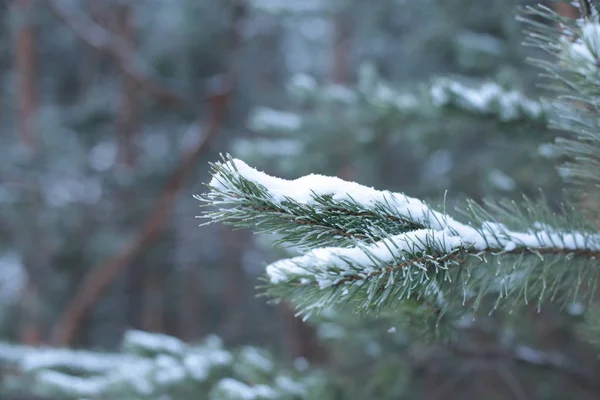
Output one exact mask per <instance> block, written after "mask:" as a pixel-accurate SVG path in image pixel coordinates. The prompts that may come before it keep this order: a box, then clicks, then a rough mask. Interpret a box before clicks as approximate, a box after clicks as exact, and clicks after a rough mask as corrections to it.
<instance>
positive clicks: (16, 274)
mask: <svg viewBox="0 0 600 400" xmlns="http://www.w3.org/2000/svg"><path fill="white" fill-rule="evenodd" d="M26 283H27V271H26V270H25V266H24V265H23V261H22V260H21V256H20V255H19V254H17V253H15V252H7V253H4V254H2V255H0V303H1V304H3V305H6V304H12V303H14V302H16V301H17V300H18V299H19V296H20V294H21V290H23V288H24V287H25V284H26Z"/></svg>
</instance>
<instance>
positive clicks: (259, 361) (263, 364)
mask: <svg viewBox="0 0 600 400" xmlns="http://www.w3.org/2000/svg"><path fill="white" fill-rule="evenodd" d="M240 357H241V358H243V359H244V360H246V361H247V362H248V363H249V364H251V365H252V366H253V367H255V368H258V369H260V370H262V371H264V372H270V371H272V370H273V368H275V365H273V361H271V359H269V358H268V357H266V356H265V355H264V354H263V353H262V352H260V351H259V350H258V349H256V348H255V347H250V346H247V347H244V348H243V349H242V350H241V351H240Z"/></svg>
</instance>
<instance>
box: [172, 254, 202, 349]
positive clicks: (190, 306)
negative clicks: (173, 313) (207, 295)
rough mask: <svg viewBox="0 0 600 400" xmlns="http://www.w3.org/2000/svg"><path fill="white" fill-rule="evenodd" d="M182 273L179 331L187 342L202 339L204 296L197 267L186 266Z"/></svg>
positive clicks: (178, 316)
mask: <svg viewBox="0 0 600 400" xmlns="http://www.w3.org/2000/svg"><path fill="white" fill-rule="evenodd" d="M185 268H186V269H185V271H184V272H183V273H182V275H183V282H182V284H181V297H180V299H179V307H177V331H178V335H179V337H181V338H182V339H183V340H185V341H189V342H191V341H195V340H198V339H200V338H201V337H202V335H203V333H204V332H203V331H202V318H201V316H202V314H203V311H204V309H203V304H204V302H203V296H202V290H201V289H202V287H201V278H200V274H199V272H198V270H197V269H196V268H197V267H196V266H193V265H192V266H186V267H185Z"/></svg>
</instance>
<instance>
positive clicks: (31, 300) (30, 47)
mask: <svg viewBox="0 0 600 400" xmlns="http://www.w3.org/2000/svg"><path fill="white" fill-rule="evenodd" d="M14 6H15V7H16V9H17V12H18V15H19V17H20V24H19V26H18V27H17V32H16V42H15V48H14V63H15V64H14V68H15V71H16V73H17V85H18V86H17V90H18V100H17V104H18V108H17V129H18V132H19V135H20V137H21V141H22V143H23V145H24V146H25V147H26V148H27V149H28V150H29V151H31V152H32V153H35V151H36V144H37V143H36V113H37V79H36V78H37V76H36V69H37V58H36V51H37V48H36V47H37V46H36V29H35V26H34V24H33V22H32V19H33V12H34V10H33V5H32V0H15V1H14ZM28 194H29V196H28V199H29V201H30V207H31V209H30V210H29V211H30V215H29V216H28V218H29V219H30V220H31V219H35V215H37V214H38V212H39V192H38V191H37V185H32V191H31V192H28ZM25 229H27V228H25ZM32 229H33V232H29V233H28V234H27V235H26V236H30V238H29V239H28V240H27V241H28V243H25V244H24V248H25V249H26V251H27V252H30V254H28V255H27V257H26V260H25V264H26V269H27V271H28V272H29V274H31V273H32V271H39V268H41V267H43V266H42V265H41V264H42V263H41V262H40V260H41V258H40V255H41V253H42V252H43V248H42V246H41V238H40V236H39V234H38V232H37V230H36V229H35V228H34V227H32ZM30 234H31V235H30ZM33 252H35V254H34V253H33ZM32 264H35V265H32ZM40 304H41V303H40V299H39V290H38V288H37V287H36V285H35V284H34V282H33V281H32V278H30V279H29V282H28V283H27V285H26V287H25V288H24V289H23V291H22V298H21V302H20V307H21V313H20V321H19V332H18V334H19V339H20V341H21V342H22V343H26V344H30V345H35V344H39V343H41V341H42V335H43V334H42V326H41V315H40V314H41V310H40Z"/></svg>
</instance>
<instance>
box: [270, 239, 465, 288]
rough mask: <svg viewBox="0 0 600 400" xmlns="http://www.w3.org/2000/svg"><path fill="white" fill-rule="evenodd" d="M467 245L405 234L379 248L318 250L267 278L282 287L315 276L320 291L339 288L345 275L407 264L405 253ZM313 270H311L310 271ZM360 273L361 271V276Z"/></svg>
mask: <svg viewBox="0 0 600 400" xmlns="http://www.w3.org/2000/svg"><path fill="white" fill-rule="evenodd" d="M462 245H463V241H462V239H461V238H460V237H458V236H455V235H452V234H451V233H450V232H444V231H434V230H431V229H419V230H416V231H412V232H407V233H403V234H401V235H397V236H393V237H391V238H388V239H384V240H381V241H379V242H377V243H375V244H372V245H368V246H362V247H353V248H343V247H325V248H320V249H315V250H312V251H310V252H308V253H307V254H305V255H303V256H300V257H294V258H291V259H285V260H280V261H277V262H275V263H273V264H270V265H268V266H267V275H268V276H269V277H270V280H271V282H272V283H281V282H283V281H285V280H287V279H289V278H290V275H291V276H293V275H306V274H307V273H308V274H310V275H314V276H315V278H316V280H317V282H318V284H319V287H320V288H322V289H323V288H326V287H330V286H333V285H335V284H336V283H337V282H338V281H339V280H340V279H343V276H344V273H348V274H349V275H358V276H359V277H361V278H366V277H367V276H368V275H369V274H370V273H372V272H374V271H375V269H374V268H373V264H374V261H373V260H378V261H379V262H381V263H385V264H386V265H391V264H395V263H403V262H406V261H408V260H409V259H410V257H409V256H408V255H406V254H405V253H411V254H414V253H420V252H424V251H425V250H427V249H430V248H431V247H435V248H438V249H440V250H442V251H444V252H446V253H448V252H451V251H453V250H454V249H457V248H459V247H461V246H462ZM308 269H309V270H308ZM356 270H360V272H359V273H357V271H356Z"/></svg>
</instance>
